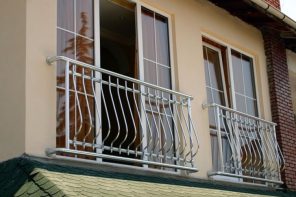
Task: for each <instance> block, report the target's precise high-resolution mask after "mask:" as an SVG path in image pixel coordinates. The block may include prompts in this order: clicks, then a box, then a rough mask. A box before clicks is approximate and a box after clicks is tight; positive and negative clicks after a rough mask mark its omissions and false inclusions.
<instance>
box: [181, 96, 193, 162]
mask: <svg viewBox="0 0 296 197" xmlns="http://www.w3.org/2000/svg"><path fill="white" fill-rule="evenodd" d="M183 105H185V104H184V101H183V100H182V102H181V105H180V106H181V115H182V117H183V119H184V121H185V125H186V128H187V131H188V136H189V142H190V144H189V145H190V151H188V153H187V154H185V161H186V158H187V157H188V156H189V155H191V158H190V160H188V161H189V162H190V163H192V161H193V158H192V153H193V151H192V150H193V141H192V139H191V137H190V136H191V135H190V133H189V131H190V127H189V124H188V121H187V120H186V117H185V115H184V108H183Z"/></svg>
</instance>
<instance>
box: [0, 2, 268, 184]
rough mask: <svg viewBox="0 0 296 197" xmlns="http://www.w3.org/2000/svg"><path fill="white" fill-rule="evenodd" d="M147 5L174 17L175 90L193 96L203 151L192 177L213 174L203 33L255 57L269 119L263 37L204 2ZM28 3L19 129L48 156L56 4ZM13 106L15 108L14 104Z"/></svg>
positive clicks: (28, 145)
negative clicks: (50, 59) (49, 58)
mask: <svg viewBox="0 0 296 197" xmlns="http://www.w3.org/2000/svg"><path fill="white" fill-rule="evenodd" d="M143 1H144V2H145V3H146V4H148V5H150V6H152V7H155V8H157V9H159V10H162V11H163V12H165V13H167V14H169V15H171V18H172V30H173V48H174V53H173V56H174V65H175V68H174V70H175V73H174V75H175V79H176V80H175V81H176V82H175V83H176V84H175V87H176V89H177V90H178V91H181V92H184V93H187V94H190V95H192V96H194V101H193V103H192V115H193V118H194V121H195V126H196V128H197V131H198V136H199V139H200V150H199V155H198V158H197V160H196V164H197V167H198V168H199V170H200V171H199V172H198V173H195V174H191V176H198V177H203V178H206V177H207V172H208V171H209V170H211V165H212V161H211V146H210V135H209V131H208V112H207V110H203V109H202V103H205V102H206V100H207V99H206V88H205V77H204V66H203V55H202V34H203V33H204V34H206V35H208V36H210V37H212V38H214V39H217V40H219V41H221V42H223V43H227V44H229V45H231V46H233V47H235V48H237V49H239V50H241V51H244V52H246V53H248V54H250V55H252V56H253V57H254V60H255V70H256V83H257V91H258V98H259V102H260V112H261V117H263V118H266V119H268V120H270V119H271V115H270V103H269V94H268V85H267V84H268V83H267V75H266V64H265V55H264V48H263V40H262V36H261V33H260V32H259V31H258V30H257V29H255V28H254V27H252V26H250V25H247V24H246V23H244V22H242V21H241V20H239V19H238V18H235V17H233V16H231V15H230V14H229V13H227V12H226V11H224V10H222V9H220V8H218V7H216V6H214V5H212V4H210V3H208V1H206V0H186V1H180V0H143ZM26 2H27V5H26V15H24V18H26V19H27V23H26V31H25V32H26V33H25V38H24V37H23V38H22V42H24V40H25V41H26V43H27V44H26V45H25V47H26V48H25V49H26V56H24V54H23V56H24V58H23V60H24V61H25V68H26V70H25V69H24V72H25V75H24V74H22V75H21V77H20V79H23V80H22V82H23V83H22V84H21V85H22V87H23V88H24V89H25V90H26V92H25V93H24V92H22V93H20V96H22V97H20V98H21V99H18V100H20V101H21V102H22V105H21V107H22V108H24V109H23V111H21V112H22V113H23V115H22V118H21V121H20V122H23V124H22V125H21V124H20V125H18V126H15V127H18V128H20V129H23V130H22V131H24V128H25V132H26V137H25V143H24V140H22V142H23V144H22V149H20V150H24V146H25V151H26V152H27V153H29V154H34V155H43V156H45V154H44V151H45V148H48V147H54V146H55V127H56V123H55V105H56V103H55V98H56V97H55V94H56V93H55V67H54V66H47V65H46V64H45V57H46V56H48V55H54V54H56V52H55V50H56V0H27V1H26ZM185 2H186V3H185ZM1 8H2V7H1ZM1 8H0V9H1ZM0 20H1V19H0ZM0 49H2V48H0ZM2 50H3V49H2ZM10 55H11V54H10ZM0 59H1V58H0ZM0 61H1V60H0ZM18 65H19V63H18ZM7 73H8V71H7ZM0 76H1V74H0ZM0 87H2V86H0ZM6 91H7V92H9V89H8V88H6ZM22 91H24V90H22ZM24 94H25V96H24ZM14 95H15V94H13V93H11V94H10V96H9V97H8V96H7V99H11V98H12V97H13V96H14ZM0 99H2V98H0ZM1 104H2V102H1ZM1 104H0V106H1ZM10 106H14V105H13V101H11V105H10ZM5 109H8V108H5ZM25 109H26V111H25ZM19 110H20V109H19ZM7 111H8V110H7ZM24 113H25V114H24ZM0 116H3V115H2V114H1V115H0ZM0 128H1V129H2V130H3V129H4V130H5V128H6V127H3V128H2V127H1V126H0ZM15 129H16V128H15ZM2 130H1V131H2ZM23 134H24V132H23ZM1 135H3V134H2V132H1V134H0V137H2V136H1ZM18 139H24V135H23V136H19V138H18ZM1 141H2V139H1ZM0 144H1V143H0ZM0 146H1V145H0ZM7 148H13V145H8V146H7ZM0 159H1V157H0Z"/></svg>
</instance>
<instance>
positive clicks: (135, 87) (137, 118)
mask: <svg viewBox="0 0 296 197" xmlns="http://www.w3.org/2000/svg"><path fill="white" fill-rule="evenodd" d="M57 61H62V62H64V63H65V65H66V69H65V87H57V89H62V90H63V91H65V96H64V97H63V98H62V99H64V103H65V119H64V120H63V121H64V122H65V129H64V130H65V136H66V137H65V147H62V148H54V149H48V150H47V154H48V155H53V154H62V155H64V156H71V157H77V158H80V159H81V158H87V159H92V160H95V159H96V158H100V159H107V160H115V161H119V162H128V163H133V164H141V165H143V166H146V167H147V165H148V166H159V167H163V169H166V168H175V169H183V170H188V171H197V168H196V167H195V165H194V162H195V161H196V160H195V158H196V156H197V152H198V148H199V143H198V138H197V134H196V131H195V129H194V125H193V121H192V117H191V109H190V108H191V106H190V105H191V104H190V101H191V100H192V99H193V98H192V97H191V96H189V95H186V94H182V93H179V92H176V91H173V90H170V89H166V88H163V87H159V86H156V85H153V84H149V83H146V82H144V81H141V80H137V79H134V78H131V77H127V76H125V75H121V74H118V73H115V72H112V71H109V70H106V69H102V68H99V67H96V66H93V65H89V64H86V63H83V62H80V61H76V60H73V59H70V58H67V57H63V56H56V57H50V58H47V63H48V64H52V63H54V62H57ZM59 65H60V64H59ZM106 95H108V99H109V101H108V102H107V101H106V99H107V98H106ZM74 101H75V102H74ZM108 103H109V104H108ZM82 106H84V107H82ZM74 108H75V110H76V111H77V113H75V114H76V115H75V114H74V113H72V112H71V110H72V111H73V110H74ZM132 108H133V109H132ZM102 110H104V111H105V112H104V113H105V116H106V117H107V120H105V126H103V123H102ZM111 113H112V114H113V116H114V117H113V120H111V117H110V114H111ZM73 116H75V117H73ZM76 116H77V117H76ZM98 116H100V117H98ZM128 120H130V121H128ZM73 125H75V129H74V126H73ZM76 125H77V126H76ZM106 125H107V126H106ZM82 128H83V129H82ZM103 133H105V134H104V135H103ZM111 133H112V134H111ZM145 135H146V136H145ZM107 141H108V143H107ZM100 159H96V161H97V162H100V161H101V160H100Z"/></svg>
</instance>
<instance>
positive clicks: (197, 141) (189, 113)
mask: <svg viewBox="0 0 296 197" xmlns="http://www.w3.org/2000/svg"><path fill="white" fill-rule="evenodd" d="M189 100H190V98H187V105H188V102H189ZM188 110H191V108H190V109H189V106H188ZM191 116H192V115H191V112H189V111H188V122H189V128H191V133H192V132H193V134H194V139H195V141H196V151H195V152H194V151H193V153H192V158H194V157H195V156H196V155H197V153H198V150H199V139H198V136H197V134H196V130H195V126H194V124H193V120H192V117H191ZM190 138H192V136H191V135H190Z"/></svg>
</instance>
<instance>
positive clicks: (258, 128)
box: [256, 121, 268, 176]
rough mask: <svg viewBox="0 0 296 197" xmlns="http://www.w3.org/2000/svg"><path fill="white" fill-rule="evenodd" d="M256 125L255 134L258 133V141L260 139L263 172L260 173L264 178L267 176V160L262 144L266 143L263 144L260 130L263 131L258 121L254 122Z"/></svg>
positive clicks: (263, 139) (263, 138)
mask: <svg viewBox="0 0 296 197" xmlns="http://www.w3.org/2000/svg"><path fill="white" fill-rule="evenodd" d="M256 123H257V133H258V135H259V136H260V139H261V146H260V148H261V150H262V154H263V172H262V174H263V175H264V176H266V175H267V169H268V159H267V154H268V151H267V149H266V148H264V143H266V142H265V137H264V134H263V132H262V129H263V126H262V123H261V122H260V121H256ZM263 152H264V153H263Z"/></svg>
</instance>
